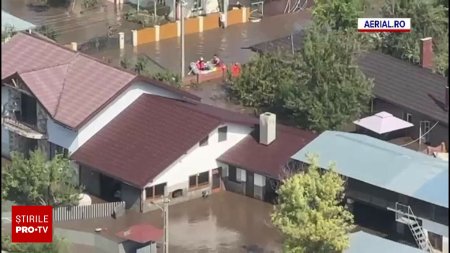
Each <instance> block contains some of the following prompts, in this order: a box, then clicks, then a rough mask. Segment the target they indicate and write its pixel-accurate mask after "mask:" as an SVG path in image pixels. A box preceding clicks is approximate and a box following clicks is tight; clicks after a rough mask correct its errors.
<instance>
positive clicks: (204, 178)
mask: <svg viewBox="0 0 450 253" xmlns="http://www.w3.org/2000/svg"><path fill="white" fill-rule="evenodd" d="M208 183H209V171H206V172H203V173H200V174H198V185H204V184H208Z"/></svg>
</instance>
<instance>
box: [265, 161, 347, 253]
mask: <svg viewBox="0 0 450 253" xmlns="http://www.w3.org/2000/svg"><path fill="white" fill-rule="evenodd" d="M309 159H310V162H309V164H310V166H309V167H308V168H307V169H306V171H304V172H300V173H297V174H294V175H292V176H290V177H288V178H286V179H284V180H283V181H282V183H281V186H280V187H279V189H278V190H277V193H278V204H277V205H276V206H275V210H274V212H273V213H272V222H273V224H274V225H275V226H276V227H277V228H278V229H279V230H280V231H281V233H282V234H283V235H284V250H285V251H284V252H289V253H312V252H314V253H341V252H343V251H344V250H345V249H347V248H348V247H349V232H350V230H351V229H352V224H353V215H352V214H351V213H350V212H349V211H348V210H347V209H346V208H345V207H344V206H342V204H341V203H342V200H343V198H344V190H345V188H344V184H345V181H344V180H343V179H342V178H341V177H340V176H339V175H338V174H337V173H336V172H335V171H334V169H335V166H334V165H331V166H330V168H329V170H326V171H321V170H320V168H319V167H318V161H317V158H316V157H312V156H310V157H309Z"/></svg>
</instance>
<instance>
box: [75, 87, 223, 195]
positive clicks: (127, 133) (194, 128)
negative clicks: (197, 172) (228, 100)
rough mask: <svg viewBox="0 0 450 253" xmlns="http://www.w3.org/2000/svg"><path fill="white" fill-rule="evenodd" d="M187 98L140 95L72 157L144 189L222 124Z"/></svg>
mask: <svg viewBox="0 0 450 253" xmlns="http://www.w3.org/2000/svg"><path fill="white" fill-rule="evenodd" d="M185 104H187V103H186V102H182V101H178V100H174V99H168V98H162V97H159V96H155V95H149V94H144V95H141V96H140V97H139V98H138V99H137V100H136V101H135V102H134V103H132V104H131V105H130V106H128V107H127V108H126V109H125V110H124V111H122V112H121V113H120V114H119V115H118V116H116V117H115V118H114V119H113V120H112V121H111V122H110V123H109V124H108V125H106V126H105V127H104V128H103V129H101V130H100V131H99V132H98V133H97V134H96V135H95V136H93V137H92V138H91V139H89V140H88V141H87V142H86V143H85V144H84V145H83V146H81V147H80V148H79V149H78V150H77V151H76V152H75V153H74V154H73V155H72V159H74V160H76V161H78V162H79V163H80V164H83V165H87V166H89V167H91V168H94V169H96V170H99V171H101V172H102V173H104V174H105V175H109V176H112V177H114V178H117V179H120V180H123V181H124V182H127V183H129V184H131V185H134V186H136V187H138V188H141V189H142V188H143V187H144V186H145V185H146V184H147V183H149V182H150V181H152V180H153V179H154V177H156V176H157V175H158V174H160V173H161V172H162V171H163V170H164V169H166V168H167V167H168V166H170V165H171V164H172V163H173V162H175V161H176V160H177V159H178V158H180V157H181V156H182V155H184V154H185V153H186V152H187V151H188V150H189V149H191V148H192V147H194V145H196V144H197V143H198V142H199V141H200V140H202V139H203V138H205V137H206V136H207V135H208V134H209V133H210V132H212V131H213V130H214V129H215V128H217V127H218V126H219V125H220V124H221V120H220V119H219V118H218V117H214V116H211V115H208V114H205V113H201V112H198V111H196V110H193V109H192V108H190V106H188V105H185Z"/></svg>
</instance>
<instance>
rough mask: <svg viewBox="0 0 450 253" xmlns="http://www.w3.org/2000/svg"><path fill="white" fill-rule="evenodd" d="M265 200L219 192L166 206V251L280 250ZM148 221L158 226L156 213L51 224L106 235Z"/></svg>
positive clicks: (266, 252)
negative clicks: (167, 246) (167, 207)
mask: <svg viewBox="0 0 450 253" xmlns="http://www.w3.org/2000/svg"><path fill="white" fill-rule="evenodd" d="M271 211H272V206H271V205H270V204H268V203H265V202H262V201H259V200H256V199H252V198H248V197H246V196H242V195H238V194H234V193H231V192H220V193H217V194H213V195H211V196H209V197H208V198H206V199H196V200H191V201H188V202H184V203H180V204H175V205H171V206H170V207H169V235H170V240H169V244H170V248H169V249H170V252H172V253H199V252H221V253H239V252H252V253H256V252H258V253H270V252H281V237H280V234H279V233H278V231H277V230H276V229H275V228H274V227H272V226H271V222H270V212H271ZM139 223H150V224H153V225H154V226H156V227H160V228H162V225H163V224H162V223H163V221H162V216H161V212H160V211H159V210H158V211H154V212H149V213H146V214H140V213H136V212H127V214H125V216H123V217H120V218H118V219H117V220H112V218H104V219H93V220H85V221H71V222H61V223H57V224H56V226H57V227H60V228H68V229H77V230H81V231H86V232H92V233H94V230H95V228H98V227H100V228H102V229H103V231H102V232H101V233H102V234H103V235H104V236H105V237H107V238H109V239H115V240H117V239H118V238H116V237H115V236H114V234H115V233H116V232H118V231H123V230H125V229H126V228H128V227H129V226H132V225H135V224H139Z"/></svg>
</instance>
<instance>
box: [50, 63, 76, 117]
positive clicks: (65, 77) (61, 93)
mask: <svg viewBox="0 0 450 253" xmlns="http://www.w3.org/2000/svg"><path fill="white" fill-rule="evenodd" d="M77 56H78V54H76V55H75V56H74V57H72V59H71V60H70V62H69V63H68V64H66V71H65V72H64V79H63V83H62V87H61V91H60V92H59V95H58V102H57V103H56V108H55V113H54V115H52V117H53V118H55V117H56V114H58V109H59V105H60V103H61V98H62V96H63V92H64V88H65V87H66V79H67V72H69V68H70V65H71V64H73V62H74V61H73V59H75V58H76V57H77Z"/></svg>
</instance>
